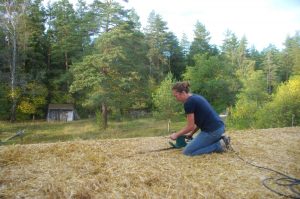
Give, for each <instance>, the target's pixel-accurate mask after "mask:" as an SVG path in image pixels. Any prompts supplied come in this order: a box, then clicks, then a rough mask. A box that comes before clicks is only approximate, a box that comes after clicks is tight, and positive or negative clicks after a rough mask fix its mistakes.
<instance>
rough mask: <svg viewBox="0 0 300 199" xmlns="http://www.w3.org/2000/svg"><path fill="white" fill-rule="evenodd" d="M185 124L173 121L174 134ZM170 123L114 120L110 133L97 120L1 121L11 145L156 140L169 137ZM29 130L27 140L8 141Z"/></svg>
mask: <svg viewBox="0 0 300 199" xmlns="http://www.w3.org/2000/svg"><path fill="white" fill-rule="evenodd" d="M184 125H185V120H184V119H183V120H182V121H181V122H172V123H171V125H170V127H171V128H170V131H173V130H178V129H180V128H181V127H183V126H184ZM167 126H168V125H167V121H166V120H156V119H153V118H143V119H136V120H124V121H121V122H116V121H111V122H109V127H108V128H107V129H106V130H103V129H100V128H99V127H98V125H97V123H96V121H95V120H94V119H88V120H78V121H72V122H46V121H32V122H17V123H13V124H12V123H9V122H3V121H0V140H1V141H2V142H5V143H3V144H4V145H7V144H31V143H46V142H58V141H71V140H89V139H112V138H132V137H152V136H162V135H168V134H169V133H168V127H167ZM21 129H25V134H24V136H23V138H22V139H21V138H20V137H16V138H14V139H12V140H9V141H7V142H6V140H7V139H8V138H9V137H11V136H13V135H15V134H16V132H17V131H18V130H21Z"/></svg>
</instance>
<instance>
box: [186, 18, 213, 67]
mask: <svg viewBox="0 0 300 199" xmlns="http://www.w3.org/2000/svg"><path fill="white" fill-rule="evenodd" d="M209 41H210V33H209V32H208V31H207V30H206V28H205V26H204V24H202V23H200V22H199V21H197V22H196V25H195V30H194V40H193V41H192V43H191V47H190V53H189V61H188V64H189V66H193V65H194V64H195V62H194V56H195V55H197V54H201V55H203V54H206V55H207V56H213V55H217V54H218V49H217V48H216V47H215V46H212V45H210V44H209Z"/></svg>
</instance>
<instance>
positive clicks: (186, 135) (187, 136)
mask: <svg viewBox="0 0 300 199" xmlns="http://www.w3.org/2000/svg"><path fill="white" fill-rule="evenodd" d="M193 135H194V133H193V132H190V133H187V134H185V137H186V138H187V139H191V138H192V137H193Z"/></svg>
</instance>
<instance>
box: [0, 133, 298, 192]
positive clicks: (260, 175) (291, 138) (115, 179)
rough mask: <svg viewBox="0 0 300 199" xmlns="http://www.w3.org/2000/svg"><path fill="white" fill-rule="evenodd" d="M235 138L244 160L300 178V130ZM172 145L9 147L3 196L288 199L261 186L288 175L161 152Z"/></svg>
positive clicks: (226, 159) (1, 167) (3, 162)
mask: <svg viewBox="0 0 300 199" xmlns="http://www.w3.org/2000/svg"><path fill="white" fill-rule="evenodd" d="M228 134H229V135H230V136H231V138H232V145H233V147H234V149H235V150H236V151H238V152H239V154H240V155H241V156H242V157H243V158H245V159H247V160H248V161H251V162H253V163H255V164H258V165H261V166H267V167H270V168H272V169H275V170H278V171H281V172H283V173H286V174H289V175H290V176H293V177H296V178H300V166H299V165H300V127H295V128H278V129H263V130H248V131H231V132H228ZM168 141H169V140H168V139H167V138H164V137H150V138H132V139H110V140H94V141H81V140H78V141H72V142H57V143H47V144H29V145H10V146H1V147H0V157H1V158H0V198H281V197H279V196H278V195H276V194H274V193H273V192H271V191H269V190H268V189H266V188H265V187H264V186H263V185H262V184H261V181H262V180H263V179H265V178H267V177H280V176H278V175H276V174H274V173H272V172H269V171H266V170H263V169H258V168H255V167H253V166H250V165H248V164H246V163H245V162H243V161H241V160H240V159H239V158H238V157H237V156H236V154H235V153H234V152H227V153H223V154H210V155H204V156H198V157H193V158H191V157H186V156H183V155H182V154H181V150H164V151H158V150H159V149H163V148H167V147H169V145H168ZM274 186H275V188H276V185H274ZM298 188H299V187H298ZM282 191H283V192H284V193H286V194H289V192H288V191H287V190H286V189H284V190H282Z"/></svg>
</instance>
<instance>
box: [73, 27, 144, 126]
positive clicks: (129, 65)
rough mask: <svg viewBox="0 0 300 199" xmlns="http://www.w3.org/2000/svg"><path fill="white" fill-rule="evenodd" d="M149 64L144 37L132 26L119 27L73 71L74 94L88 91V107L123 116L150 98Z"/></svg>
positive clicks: (108, 33) (103, 39)
mask: <svg viewBox="0 0 300 199" xmlns="http://www.w3.org/2000/svg"><path fill="white" fill-rule="evenodd" d="M146 62H147V58H146V45H145V43H144V37H143V35H142V34H141V33H140V32H136V31H134V27H133V26H130V24H126V23H125V24H123V25H120V26H117V27H115V28H113V29H112V30H111V31H109V32H106V33H104V34H103V35H102V36H101V37H100V38H99V39H98V41H97V44H96V51H95V53H94V54H93V55H89V56H86V57H85V58H84V60H83V61H82V62H79V63H77V64H75V65H74V66H73V67H72V73H73V75H74V81H73V84H72V85H71V92H76V91H80V90H83V89H88V92H87V93H86V94H87V96H86V99H87V103H86V104H89V105H91V106H93V107H98V108H100V107H101V108H102V113H103V114H105V113H106V114H107V108H106V106H110V107H114V108H116V109H118V110H120V111H121V112H123V111H125V110H128V109H130V108H131V107H133V106H135V105H137V104H141V103H142V102H143V101H145V98H147V92H148V89H147V81H146V77H147V73H146V68H145V66H146ZM124 99H126V100H124ZM103 104H105V107H103ZM103 110H104V111H103ZM103 127H104V128H106V127H107V115H103Z"/></svg>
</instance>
